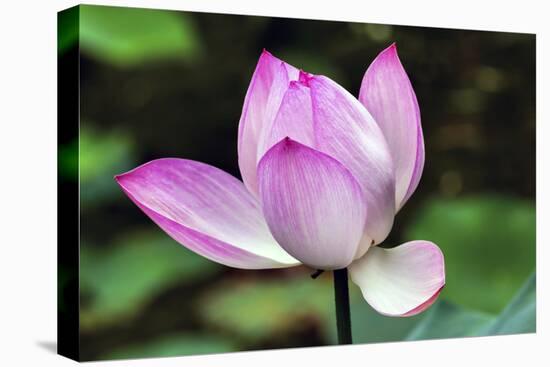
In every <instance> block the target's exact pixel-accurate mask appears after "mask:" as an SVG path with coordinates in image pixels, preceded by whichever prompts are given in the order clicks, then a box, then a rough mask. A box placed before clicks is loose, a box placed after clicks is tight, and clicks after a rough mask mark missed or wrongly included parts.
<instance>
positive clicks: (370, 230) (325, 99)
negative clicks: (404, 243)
mask: <svg viewBox="0 0 550 367" xmlns="http://www.w3.org/2000/svg"><path fill="white" fill-rule="evenodd" d="M308 83H309V86H310V88H311V99H312V105H313V124H314V126H313V127H314V132H315V143H316V146H315V147H316V148H317V149H319V150H320V151H322V152H324V153H327V154H329V155H330V156H332V157H334V158H335V159H337V160H338V161H340V162H341V163H342V164H343V165H344V166H345V167H346V168H348V169H349V170H350V171H351V173H352V174H353V176H354V177H355V178H356V179H357V181H358V182H359V184H360V185H361V187H362V189H363V191H364V193H365V197H366V201H367V207H368V210H369V216H368V220H367V223H366V227H365V228H366V234H367V235H368V237H370V239H371V240H374V243H380V242H382V241H383V240H384V239H385V238H386V237H387V235H388V233H389V232H390V230H391V227H392V225H393V217H394V214H395V179H394V171H393V162H392V158H391V156H390V151H389V149H388V146H387V143H386V141H385V139H384V136H383V134H382V132H381V130H380V128H379V127H378V125H377V124H376V123H375V122H374V120H373V119H372V117H371V116H370V115H369V113H368V111H367V110H366V109H365V107H363V105H361V103H360V102H359V101H358V100H357V99H356V98H355V97H353V96H352V95H351V94H349V93H348V92H347V91H346V90H345V89H344V88H342V87H341V86H339V85H338V84H336V83H335V82H333V81H332V80H330V79H329V78H326V77H324V76H314V77H311V78H310V79H309V80H308Z"/></svg>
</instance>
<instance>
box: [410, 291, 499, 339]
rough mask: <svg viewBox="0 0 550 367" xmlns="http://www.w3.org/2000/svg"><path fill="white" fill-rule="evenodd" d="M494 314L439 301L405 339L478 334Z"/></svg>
mask: <svg viewBox="0 0 550 367" xmlns="http://www.w3.org/2000/svg"><path fill="white" fill-rule="evenodd" d="M493 318H494V316H493V315H490V314H486V313H482V312H479V311H474V310H465V309H462V308H460V307H459V306H456V305H453V304H452V303H449V302H447V301H445V300H439V301H437V302H436V303H435V304H434V305H433V306H432V307H431V308H430V309H429V310H428V311H426V312H425V315H424V319H423V320H422V322H419V323H418V324H417V325H416V327H415V328H414V329H412V330H411V332H410V333H409V334H408V335H407V337H406V338H405V340H426V339H442V338H458V337H465V336H474V335H477V333H478V332H479V330H480V329H482V328H483V327H485V326H486V325H487V324H488V323H489V322H490V321H491V320H492V319H493Z"/></svg>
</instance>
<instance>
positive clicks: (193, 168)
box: [116, 158, 298, 269]
mask: <svg viewBox="0 0 550 367" xmlns="http://www.w3.org/2000/svg"><path fill="white" fill-rule="evenodd" d="M116 181H117V182H118V184H119V185H120V187H121V188H122V190H123V191H124V192H125V193H126V194H127V195H128V196H129V197H130V199H131V200H132V201H133V202H134V203H135V204H136V205H137V206H139V207H140V208H141V209H142V210H143V211H144V212H145V214H147V215H148V216H149V217H150V218H151V219H152V220H153V221H154V222H155V223H157V224H158V225H159V226H160V227H161V228H162V229H163V230H164V231H165V232H166V233H167V234H168V235H170V236H171V237H172V238H173V239H175V240H176V241H178V242H179V243H181V244H182V245H184V246H185V247H187V248H188V249H190V250H192V251H194V252H196V253H198V254H199V255H202V256H204V257H206V258H208V259H210V260H212V261H216V262H218V263H221V264H224V265H227V266H231V267H235V268H242V269H262V268H280V267H287V266H293V265H296V264H298V262H297V261H296V260H295V259H293V258H292V257H291V256H290V255H288V254H287V253H286V252H285V251H284V250H283V249H282V248H281V247H280V246H279V245H278V244H277V242H276V241H275V240H274V239H273V237H272V236H271V234H270V232H269V229H268V228H267V225H266V223H265V221H264V219H263V217H262V213H261V209H260V206H259V203H258V201H257V200H256V199H255V198H254V197H253V196H252V195H251V194H250V193H249V192H248V191H247V190H246V188H245V187H244V185H243V184H242V182H240V181H239V180H237V179H236V178H234V177H233V176H231V175H229V174H227V173H226V172H223V171H222V170H219V169H217V168H215V167H212V166H209V165H206V164H203V163H199V162H195V161H190V160H185V159H176V158H166V159H158V160H154V161H151V162H149V163H146V164H144V165H142V166H140V167H138V168H136V169H134V170H132V171H130V172H127V173H125V174H122V175H119V176H117V177H116Z"/></svg>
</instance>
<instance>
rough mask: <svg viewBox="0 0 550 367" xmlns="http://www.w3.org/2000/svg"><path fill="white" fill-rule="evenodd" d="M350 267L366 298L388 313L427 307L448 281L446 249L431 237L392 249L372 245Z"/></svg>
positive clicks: (413, 311)
mask: <svg viewBox="0 0 550 367" xmlns="http://www.w3.org/2000/svg"><path fill="white" fill-rule="evenodd" d="M349 270H350V274H351V279H352V281H353V282H354V283H355V284H357V285H358V286H359V287H360V288H361V292H362V293H363V297H365V300H366V301H367V302H368V303H369V304H370V305H371V306H372V307H373V308H374V309H375V310H376V311H378V312H380V313H381V314H383V315H387V316H401V317H403V316H413V315H416V314H417V313H420V312H422V311H424V310H425V309H426V308H428V307H429V306H430V305H431V304H432V303H433V302H434V301H435V300H436V299H437V296H438V295H439V292H440V291H441V289H442V288H443V286H444V285H445V263H444V259H443V253H442V252H441V250H440V249H439V247H437V245H435V244H433V243H431V242H428V241H411V242H407V243H404V244H402V245H401V246H398V247H395V248H392V249H384V248H380V247H372V248H371V249H369V251H368V252H367V253H366V254H365V256H363V257H362V258H361V259H359V260H357V261H355V262H354V263H353V264H351V266H350V268H349Z"/></svg>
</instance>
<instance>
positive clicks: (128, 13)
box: [80, 5, 200, 67]
mask: <svg viewBox="0 0 550 367" xmlns="http://www.w3.org/2000/svg"><path fill="white" fill-rule="evenodd" d="M197 38H198V34H197V32H196V31H195V27H194V25H193V23H192V19H191V18H190V17H189V16H188V15H187V14H185V13H182V12H175V11H165V10H153V9H139V8H126V7H111V6H93V5H81V6H80V46H81V48H82V50H83V51H85V52H86V53H89V54H90V55H93V56H95V57H97V58H98V59H100V60H103V61H105V62H108V63H112V64H114V65H117V66H123V67H125V66H134V65H137V64H141V63H144V62H148V61H153V60H159V59H165V58H172V59H184V60H186V59H189V58H192V57H193V56H195V55H196V54H197V52H198V51H199V44H200V43H199V41H198V39H197Z"/></svg>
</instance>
